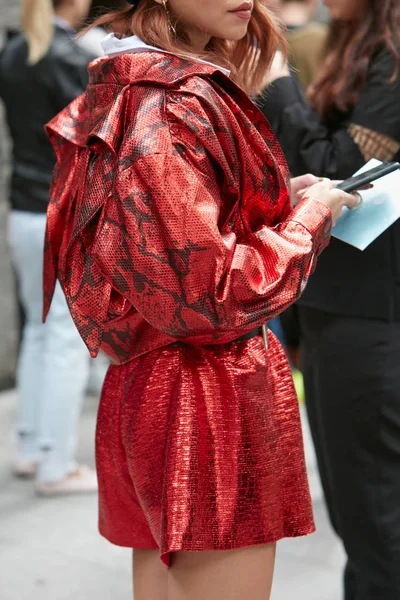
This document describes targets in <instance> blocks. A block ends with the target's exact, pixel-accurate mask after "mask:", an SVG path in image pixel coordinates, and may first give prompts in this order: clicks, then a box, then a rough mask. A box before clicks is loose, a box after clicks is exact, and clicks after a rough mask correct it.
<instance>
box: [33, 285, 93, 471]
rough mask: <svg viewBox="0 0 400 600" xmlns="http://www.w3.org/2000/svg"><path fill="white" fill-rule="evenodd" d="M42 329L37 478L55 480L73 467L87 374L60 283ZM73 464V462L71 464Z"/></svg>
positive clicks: (85, 354) (84, 351)
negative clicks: (40, 459) (43, 333)
mask: <svg viewBox="0 0 400 600" xmlns="http://www.w3.org/2000/svg"><path fill="white" fill-rule="evenodd" d="M44 328H45V347H44V356H43V360H44V365H43V390H42V396H41V402H40V420H39V435H40V445H41V449H42V453H43V460H42V462H41V465H40V468H39V471H38V478H39V480H41V481H44V482H46V481H48V482H54V481H58V480H61V479H63V478H64V477H66V476H67V474H68V472H69V471H71V470H73V469H74V468H75V466H76V463H75V450H76V434H77V428H78V422H79V417H80V414H81V410H82V405H83V400H84V396H85V390H86V384H87V381H88V376H89V361H90V357H89V353H88V351H87V349H86V347H85V345H84V343H83V341H82V339H81V338H80V336H79V334H78V331H77V329H76V327H75V325H74V323H73V321H72V318H71V316H70V313H69V310H68V306H67V302H66V300H65V297H64V294H63V292H62V289H61V287H60V285H59V284H57V286H56V290H55V293H54V298H53V303H52V305H51V309H50V313H49V316H48V318H47V321H46V324H45V326H44ZM74 463H75V464H74Z"/></svg>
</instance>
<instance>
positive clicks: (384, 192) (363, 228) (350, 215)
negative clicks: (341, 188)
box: [332, 159, 400, 250]
mask: <svg viewBox="0 0 400 600" xmlns="http://www.w3.org/2000/svg"><path fill="white" fill-rule="evenodd" d="M380 164H382V163H381V162H380V161H379V160H376V159H372V160H370V161H369V163H367V164H366V165H365V166H364V167H363V168H362V169H360V170H359V171H358V172H357V173H355V175H358V174H359V173H362V172H363V171H368V169H372V168H373V167H377V166H378V165H380ZM373 185H374V187H373V189H371V190H367V191H365V192H360V194H361V196H362V199H363V203H362V206H361V207H360V208H359V209H356V210H348V209H347V208H345V209H344V210H343V215H342V216H341V217H340V219H338V220H337V222H336V226H335V227H334V228H333V229H332V236H333V237H335V238H337V239H339V240H342V241H343V242H346V243H347V244H350V245H351V246H355V247H356V248H358V249H359V250H365V248H367V247H368V246H369V245H370V244H372V242H373V241H374V240H376V238H377V237H379V236H380V235H381V234H382V233H383V232H384V231H386V229H388V227H390V226H391V225H393V223H394V222H395V221H397V219H399V218H400V171H394V172H393V173H390V174H389V175H386V176H385V177H382V178H381V179H378V180H377V181H375V182H374V184H373Z"/></svg>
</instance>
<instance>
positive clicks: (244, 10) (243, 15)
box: [230, 2, 253, 20]
mask: <svg viewBox="0 0 400 600" xmlns="http://www.w3.org/2000/svg"><path fill="white" fill-rule="evenodd" d="M230 12H231V14H232V15H236V16H237V17H239V19H247V20H248V19H250V18H251V14H252V12H253V5H252V3H251V2H244V3H243V4H241V5H240V6H238V7H237V8H235V10H231V11H230Z"/></svg>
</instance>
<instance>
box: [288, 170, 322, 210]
mask: <svg viewBox="0 0 400 600" xmlns="http://www.w3.org/2000/svg"><path fill="white" fill-rule="evenodd" d="M319 181H320V180H319V178H318V177H316V176H315V175H311V174H310V173H308V174H307V175H301V176H300V177H294V178H293V179H291V180H290V204H291V205H292V208H294V207H295V206H296V204H298V203H299V202H300V200H301V199H302V198H303V196H304V194H305V193H306V191H307V189H308V188H309V187H311V186H312V185H315V184H316V183H318V182H319Z"/></svg>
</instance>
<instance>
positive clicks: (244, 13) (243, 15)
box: [232, 10, 252, 19]
mask: <svg viewBox="0 0 400 600" xmlns="http://www.w3.org/2000/svg"><path fill="white" fill-rule="evenodd" d="M251 12H252V11H251V10H233V11H232V14H233V15H236V16H237V17H239V19H251Z"/></svg>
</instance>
